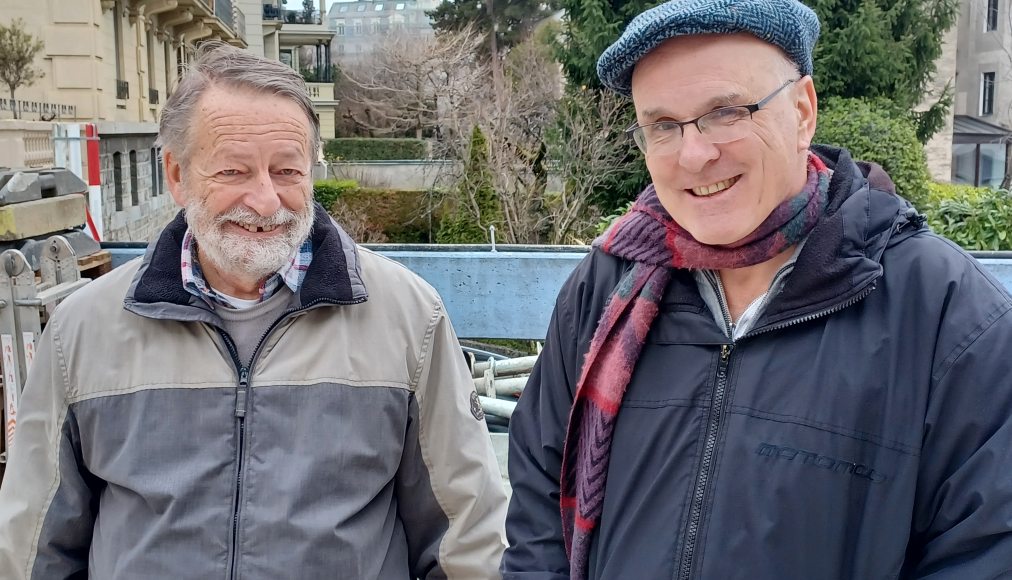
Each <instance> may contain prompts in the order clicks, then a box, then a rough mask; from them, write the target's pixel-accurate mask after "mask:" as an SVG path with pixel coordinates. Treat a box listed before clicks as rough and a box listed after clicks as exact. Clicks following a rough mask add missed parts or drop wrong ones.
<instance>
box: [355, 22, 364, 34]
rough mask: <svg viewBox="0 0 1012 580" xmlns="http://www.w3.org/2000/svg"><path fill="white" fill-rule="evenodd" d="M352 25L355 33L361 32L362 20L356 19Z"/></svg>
mask: <svg viewBox="0 0 1012 580" xmlns="http://www.w3.org/2000/svg"><path fill="white" fill-rule="evenodd" d="M354 27H355V34H362V30H363V29H362V21H361V20H356V21H355V22H354Z"/></svg>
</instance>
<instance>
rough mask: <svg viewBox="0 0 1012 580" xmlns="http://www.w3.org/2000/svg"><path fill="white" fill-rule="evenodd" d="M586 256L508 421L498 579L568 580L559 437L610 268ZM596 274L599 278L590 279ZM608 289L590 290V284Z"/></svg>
mask: <svg viewBox="0 0 1012 580" xmlns="http://www.w3.org/2000/svg"><path fill="white" fill-rule="evenodd" d="M594 254H595V252H591V254H590V255H589V256H588V257H587V258H586V259H585V260H584V261H583V262H581V263H580V265H579V266H577V268H576V270H575V271H574V272H573V274H572V275H571V276H570V278H569V280H568V281H567V282H566V284H565V285H564V286H563V289H562V291H561V292H560V293H559V298H558V300H556V303H555V311H554V312H553V313H552V318H551V322H550V324H549V327H548V335H547V337H546V340H545V346H544V349H543V350H542V351H541V356H540V357H539V358H538V362H537V364H536V365H535V366H534V369H533V370H532V372H531V377H530V379H529V380H528V382H527V386H526V387H525V388H524V393H523V395H522V396H521V397H520V401H519V403H518V404H517V408H516V410H515V411H514V412H513V416H512V417H511V418H510V449H509V475H510V484H511V485H512V487H513V495H512V497H511V499H510V505H509V512H508V514H507V517H506V537H507V540H508V541H509V547H508V548H507V549H506V554H505V555H504V556H503V564H502V570H503V580H566V579H568V578H569V560H568V558H567V557H566V550H565V545H564V544H563V540H562V516H561V513H560V508H559V476H560V473H561V469H562V451H563V442H564V440H565V437H566V426H567V423H568V421H569V410H570V407H572V404H573V395H574V393H575V392H576V383H577V381H578V379H579V373H580V361H581V360H582V358H583V354H584V351H585V350H586V348H587V345H589V343H590V338H591V334H592V333H593V330H594V328H595V326H596V322H597V319H598V316H599V315H600V312H601V310H602V309H603V304H602V303H601V302H602V300H603V299H604V298H606V297H607V296H608V295H609V294H610V289H611V286H610V285H611V284H612V282H613V280H610V279H608V273H607V271H608V270H609V268H607V267H605V268H599V267H598V266H599V264H598V263H597V258H598V257H597V256H595V255H594ZM600 270H604V271H606V272H605V273H603V274H600V276H601V277H603V278H605V280H603V281H601V280H596V281H595V278H597V277H598V275H599V273H600ZM597 284H601V285H602V286H608V287H607V288H603V287H602V288H601V291H600V292H594V286H595V285H597Z"/></svg>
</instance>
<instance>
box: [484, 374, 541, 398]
mask: <svg viewBox="0 0 1012 580" xmlns="http://www.w3.org/2000/svg"><path fill="white" fill-rule="evenodd" d="M529 377H530V375H523V376H520V377H508V378H499V377H496V378H494V379H492V386H493V387H494V388H495V394H496V395H505V396H510V397H519V396H520V393H522V392H524V387H525V386H527V379H528V378H529ZM488 387H489V380H488V379H487V378H485V377H481V378H477V379H474V390H475V391H478V392H479V393H486V394H488V395H491V394H492V392H491V391H489V388H488Z"/></svg>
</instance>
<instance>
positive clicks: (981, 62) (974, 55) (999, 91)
mask: <svg viewBox="0 0 1012 580" xmlns="http://www.w3.org/2000/svg"><path fill="white" fill-rule="evenodd" d="M956 58H957V64H956V71H957V74H956V84H955V88H956V90H955V101H954V104H953V113H954V115H955V117H954V118H955V127H954V130H953V138H952V141H953V144H952V181H953V182H956V183H968V184H973V185H992V186H998V185H999V184H1000V183H1001V182H1002V178H1003V177H1004V175H1005V169H1006V162H1007V159H1008V153H1009V150H1008V148H1009V141H1010V140H1012V0H963V1H962V2H961V6H960V16H959V32H958V42H957V56H956Z"/></svg>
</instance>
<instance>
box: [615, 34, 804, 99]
mask: <svg viewBox="0 0 1012 580" xmlns="http://www.w3.org/2000/svg"><path fill="white" fill-rule="evenodd" d="M796 76H797V67H796V65H794V64H793V63H792V62H791V61H790V59H789V58H788V57H787V55H786V53H784V51H783V50H782V49H780V48H779V47H777V46H774V45H772V44H770V43H768V42H764V41H763V40H760V39H759V38H756V37H755V36H752V35H751V34H747V33H738V34H698V35H686V36H679V37H675V38H671V39H668V40H666V41H664V42H662V43H660V44H659V45H658V46H657V47H656V48H654V49H653V50H651V51H650V52H648V53H647V54H645V55H643V57H642V58H640V59H639V60H638V61H637V62H636V64H635V66H634V67H633V75H632V88H633V98H634V99H635V96H636V93H637V92H641V91H642V89H645V88H648V89H656V88H658V87H678V86H679V84H682V83H687V82H693V81H696V80H699V79H713V80H725V81H728V82H730V83H737V84H741V85H743V86H752V85H755V84H758V85H762V86H764V85H766V84H768V83H766V82H764V81H765V80H766V79H771V81H770V82H776V81H775V80H772V79H777V80H779V79H783V80H787V79H789V78H794V77H796Z"/></svg>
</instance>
